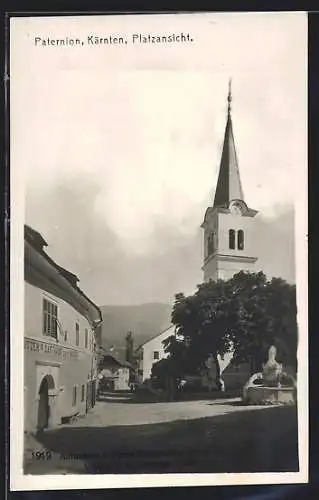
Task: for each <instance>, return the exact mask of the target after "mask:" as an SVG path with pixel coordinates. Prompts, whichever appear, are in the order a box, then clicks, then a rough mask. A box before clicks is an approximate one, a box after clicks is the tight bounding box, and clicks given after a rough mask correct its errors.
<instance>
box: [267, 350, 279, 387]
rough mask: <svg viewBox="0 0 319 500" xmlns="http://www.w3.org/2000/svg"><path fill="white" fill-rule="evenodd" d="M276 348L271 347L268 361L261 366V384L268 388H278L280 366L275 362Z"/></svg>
mask: <svg viewBox="0 0 319 500" xmlns="http://www.w3.org/2000/svg"><path fill="white" fill-rule="evenodd" d="M276 353H277V350H276V347H275V346H274V345H272V346H271V347H270V348H269V351H268V361H267V363H265V364H264V365H263V371H262V379H263V384H264V385H265V386H268V387H280V375H281V372H282V364H280V363H278V361H276Z"/></svg>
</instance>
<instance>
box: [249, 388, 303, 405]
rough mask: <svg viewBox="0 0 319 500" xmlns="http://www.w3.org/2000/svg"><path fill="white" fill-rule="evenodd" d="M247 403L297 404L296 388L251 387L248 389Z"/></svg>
mask: <svg viewBox="0 0 319 500" xmlns="http://www.w3.org/2000/svg"><path fill="white" fill-rule="evenodd" d="M245 402H246V403H247V404H251V405H276V404H294V403H296V389H295V388H294V387H262V386H250V387H247V389H246V394H245Z"/></svg>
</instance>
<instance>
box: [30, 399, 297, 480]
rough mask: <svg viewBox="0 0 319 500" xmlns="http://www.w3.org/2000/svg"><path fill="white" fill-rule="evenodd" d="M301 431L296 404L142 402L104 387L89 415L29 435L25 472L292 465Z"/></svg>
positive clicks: (237, 469)
mask: <svg viewBox="0 0 319 500" xmlns="http://www.w3.org/2000/svg"><path fill="white" fill-rule="evenodd" d="M296 432H297V419H296V408H295V407H294V406H282V407H261V406H244V405H243V404H242V403H241V401H240V399H239V398H237V399H236V398H228V399H214V400H209V399H203V400H200V401H178V402H160V403H156V402H153V403H149V402H148V403H141V402H136V401H135V400H134V397H133V396H131V395H115V394H113V395H111V394H105V395H104V397H102V398H101V400H100V401H98V402H97V404H96V406H95V408H94V409H93V410H91V411H90V412H89V413H88V414H87V415H86V416H85V417H84V418H79V419H77V420H76V421H74V422H73V423H71V424H68V425H61V426H59V427H58V428H56V429H51V430H48V431H46V432H45V433H44V435H43V436H42V437H41V438H39V441H36V440H35V438H33V437H28V438H27V442H26V446H25V473H26V474H54V473H57V474H62V473H73V474H85V473H86V474H87V473H100V474H107V473H113V474H114V473H122V474H125V473H157V472H158V473H167V472H207V473H208V472H259V471H263V472H266V471H268V472H277V471H293V470H298V458H297V435H296ZM45 450H47V451H48V452H49V453H46V454H45V453H42V454H41V451H45ZM278 450H280V452H279V453H278ZM36 452H38V453H37V456H35V454H36Z"/></svg>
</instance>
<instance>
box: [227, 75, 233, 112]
mask: <svg viewBox="0 0 319 500" xmlns="http://www.w3.org/2000/svg"><path fill="white" fill-rule="evenodd" d="M227 102H228V110H227V111H228V115H230V112H231V102H232V95H231V78H230V79H229V81H228V96H227Z"/></svg>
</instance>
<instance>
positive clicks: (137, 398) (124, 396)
mask: <svg viewBox="0 0 319 500" xmlns="http://www.w3.org/2000/svg"><path fill="white" fill-rule="evenodd" d="M239 396H240V394H239V392H238V391H231V392H224V393H222V392H218V391H213V392H205V393H186V392H185V393H183V392H181V393H178V394H176V395H175V398H174V400H173V401H172V400H170V399H169V398H168V397H167V395H166V394H165V393H157V394H156V393H149V392H146V391H145V393H119V392H101V393H100V394H99V397H98V401H99V402H101V403H110V404H115V403H116V404H131V405H132V404H143V403H144V404H154V403H167V402H169V403H178V402H181V401H184V402H186V401H203V400H205V401H206V400H207V401H215V400H216V399H222V400H225V399H231V398H235V397H239ZM221 404H225V403H224V402H222V403H221Z"/></svg>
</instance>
